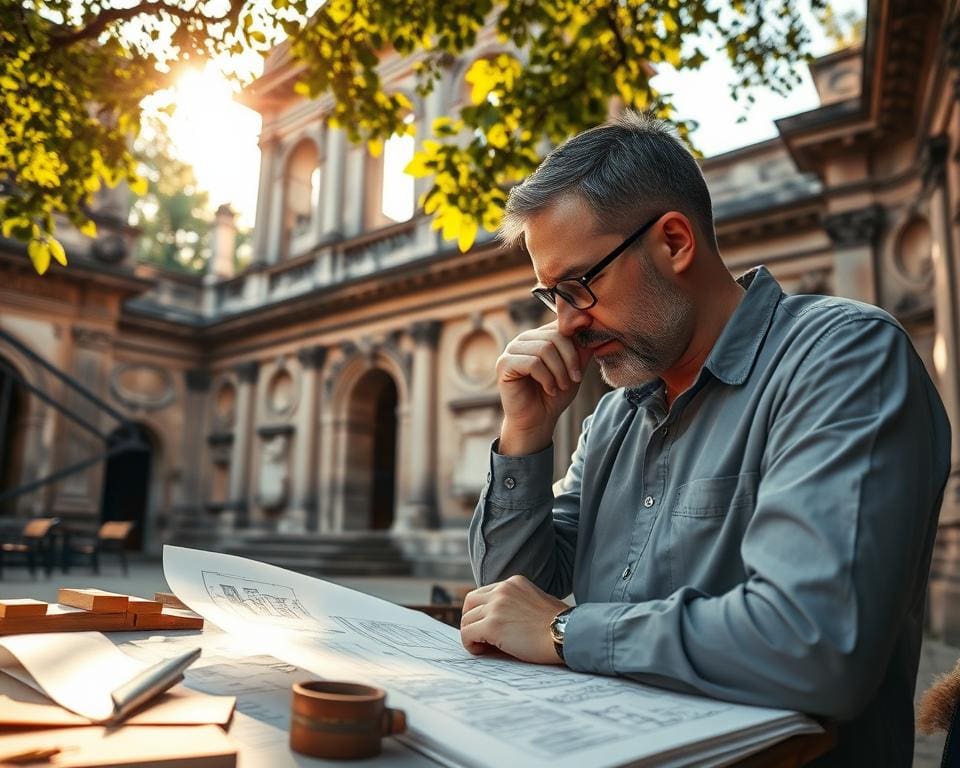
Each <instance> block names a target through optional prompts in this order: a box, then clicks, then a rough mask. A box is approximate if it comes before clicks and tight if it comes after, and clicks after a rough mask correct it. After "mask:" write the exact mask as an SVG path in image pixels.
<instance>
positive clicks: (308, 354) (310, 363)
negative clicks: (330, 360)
mask: <svg viewBox="0 0 960 768" xmlns="http://www.w3.org/2000/svg"><path fill="white" fill-rule="evenodd" d="M326 359H327V348H326V347H324V346H321V345H319V344H318V345H316V346H313V347H303V348H302V349H301V350H300V351H299V352H297V360H299V361H300V365H302V366H303V367H304V368H315V369H316V370H320V369H321V368H323V364H324V362H326Z"/></svg>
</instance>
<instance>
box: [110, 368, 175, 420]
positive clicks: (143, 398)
mask: <svg viewBox="0 0 960 768" xmlns="http://www.w3.org/2000/svg"><path fill="white" fill-rule="evenodd" d="M110 394H111V395H113V397H114V398H115V399H116V400H117V401H118V402H120V403H122V404H123V405H125V406H126V407H127V408H131V409H133V410H143V411H157V410H160V409H161V408H166V407H167V406H168V405H170V404H171V403H172V402H173V401H174V400H175V399H176V395H177V393H176V389H175V387H174V386H173V377H172V376H171V375H170V372H169V371H168V370H166V369H165V368H161V367H160V366H159V365H152V364H149V363H120V364H119V365H117V366H115V367H114V369H113V371H112V372H111V373H110Z"/></svg>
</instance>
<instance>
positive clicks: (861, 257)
mask: <svg viewBox="0 0 960 768" xmlns="http://www.w3.org/2000/svg"><path fill="white" fill-rule="evenodd" d="M823 226H824V228H825V229H826V230H827V234H828V235H829V236H830V239H831V240H832V241H833V247H834V287H835V288H836V292H837V295H838V296H845V297H847V298H850V299H857V300H859V301H865V302H868V303H871V304H874V303H876V301H877V277H876V267H875V256H874V253H875V250H876V249H875V243H876V241H877V237H878V236H879V234H880V231H881V230H882V228H883V208H881V207H880V206H879V205H871V206H868V207H866V208H859V209H856V210H851V211H842V212H839V213H832V214H829V215H828V216H827V217H826V218H825V219H824V221H823Z"/></svg>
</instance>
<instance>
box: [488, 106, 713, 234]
mask: <svg viewBox="0 0 960 768" xmlns="http://www.w3.org/2000/svg"><path fill="white" fill-rule="evenodd" d="M571 196H573V197H580V198H581V199H583V200H584V201H585V202H586V204H587V205H588V206H589V208H590V209H591V211H592V212H593V215H594V219H595V227H596V229H597V230H598V231H604V232H620V233H623V234H624V235H628V234H630V233H631V232H633V231H634V230H635V229H637V227H639V226H640V225H641V224H643V222H644V220H645V219H646V218H647V217H649V216H653V215H656V214H657V213H666V212H667V211H680V212H681V213H683V214H685V215H686V216H687V217H689V218H690V220H691V221H693V222H694V225H695V226H696V227H697V229H698V230H699V233H700V235H701V236H702V237H705V238H706V243H704V244H705V245H707V246H708V247H710V248H712V249H714V250H716V248H717V242H716V232H715V230H714V225H713V205H712V203H711V201H710V192H709V190H708V189H707V184H706V182H705V181H704V179H703V173H702V172H701V170H700V166H699V165H698V164H697V161H696V160H695V159H694V157H693V155H691V154H690V152H689V151H688V150H687V148H686V147H685V146H684V145H683V144H682V143H681V141H680V139H678V138H677V136H676V134H675V133H674V132H673V130H672V129H671V128H670V126H669V125H668V124H667V123H666V122H665V121H663V120H659V119H657V118H656V117H654V116H653V115H652V114H649V113H645V112H635V111H633V110H626V111H625V112H623V113H622V114H620V115H618V116H617V117H614V118H612V119H611V120H610V121H608V122H607V123H605V124H604V125H600V126H597V127H596V128H591V129H590V130H588V131H584V132H583V133H580V134H578V135H576V136H574V137H572V138H570V139H568V140H567V141H565V142H564V143H563V144H561V145H560V146H559V147H557V148H556V149H554V150H553V151H552V152H550V154H549V155H547V157H546V158H545V159H544V161H543V162H542V163H541V164H540V166H539V167H538V168H537V169H536V170H535V171H534V172H533V173H532V174H530V176H528V177H527V178H526V180H524V182H523V183H522V184H519V185H517V186H516V187H514V188H513V189H512V190H511V191H510V196H509V198H508V200H507V205H506V210H505V212H504V216H503V221H502V223H501V224H500V230H499V232H498V235H499V237H500V239H501V241H502V242H503V243H504V244H505V245H508V246H509V245H513V246H516V245H519V244H520V243H521V242H522V239H523V227H524V224H525V223H526V220H527V219H528V218H529V216H530V215H532V214H534V213H537V212H539V211H542V210H544V209H546V208H549V207H550V206H552V205H554V204H556V203H557V202H559V201H560V200H561V199H563V198H566V197H571Z"/></svg>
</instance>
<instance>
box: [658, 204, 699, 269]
mask: <svg viewBox="0 0 960 768" xmlns="http://www.w3.org/2000/svg"><path fill="white" fill-rule="evenodd" d="M660 230H661V232H662V233H663V242H664V243H665V244H666V246H667V248H668V250H669V255H670V267H671V269H673V273H674V274H675V275H680V274H683V273H684V272H686V271H687V270H688V269H690V267H691V265H692V264H693V257H694V255H695V254H696V252H697V235H696V231H695V230H694V228H693V223H692V222H691V221H690V219H688V218H687V217H686V216H684V215H683V214H682V213H679V212H678V211H670V212H669V213H667V214H666V215H665V216H664V217H663V218H662V219H661V220H660Z"/></svg>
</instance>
